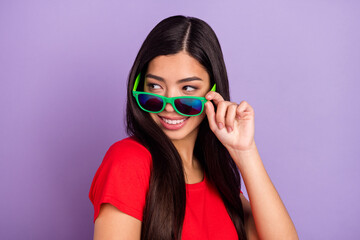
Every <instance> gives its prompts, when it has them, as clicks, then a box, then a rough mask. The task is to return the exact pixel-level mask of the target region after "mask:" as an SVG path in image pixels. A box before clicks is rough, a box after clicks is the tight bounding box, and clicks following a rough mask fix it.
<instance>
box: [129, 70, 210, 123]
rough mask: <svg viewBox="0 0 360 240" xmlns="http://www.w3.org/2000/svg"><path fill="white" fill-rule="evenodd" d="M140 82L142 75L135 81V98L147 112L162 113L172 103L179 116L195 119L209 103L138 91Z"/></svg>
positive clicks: (197, 98) (189, 97) (193, 98)
mask: <svg viewBox="0 0 360 240" xmlns="http://www.w3.org/2000/svg"><path fill="white" fill-rule="evenodd" d="M139 82H140V74H139V75H138V76H137V77H136V80H135V84H134V88H133V96H134V97H135V99H136V102H137V103H138V105H139V107H140V108H141V109H142V110H144V111H145V112H150V113H159V112H162V111H163V110H164V108H165V106H166V104H167V103H170V104H171V106H172V107H173V108H174V109H175V111H176V112H177V113H178V114H180V115H183V116H187V117H193V116H197V115H200V114H201V113H202V112H203V110H204V104H205V103H206V102H207V100H206V98H205V97H193V96H181V97H171V98H168V97H164V96H161V95H158V94H154V93H148V92H141V91H136V89H137V87H138V85H139ZM211 91H213V92H214V91H216V84H214V86H213V87H212V88H211Z"/></svg>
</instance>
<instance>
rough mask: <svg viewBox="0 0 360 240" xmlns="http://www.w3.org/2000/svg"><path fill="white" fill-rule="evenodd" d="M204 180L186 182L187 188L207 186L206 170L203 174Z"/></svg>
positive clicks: (194, 188) (193, 188) (195, 188)
mask: <svg viewBox="0 0 360 240" xmlns="http://www.w3.org/2000/svg"><path fill="white" fill-rule="evenodd" d="M203 176H204V177H203V180H202V181H201V182H198V183H192V184H191V183H190V184H189V183H186V184H185V185H186V189H188V190H197V189H202V188H204V187H205V185H206V175H205V172H204V175H203Z"/></svg>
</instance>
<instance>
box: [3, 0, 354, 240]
mask: <svg viewBox="0 0 360 240" xmlns="http://www.w3.org/2000/svg"><path fill="white" fill-rule="evenodd" d="M359 12H360V2H359V1H344V0H328V1H325V0H303V1H285V0H275V1H265V0H258V1H242V0H241V1H205V0H201V1H189V0H187V1H165V0H163V1H115V0H111V1H110V0H109V1H100V0H76V1H74V0H72V1H70V0H63V1H60V0H58V1H45V0H43V1H40V0H33V1H25V0H23V1H16V0H13V1H11V0H8V1H6V0H2V1H1V2H0V136H1V140H0V193H1V198H0V213H1V218H0V239H4V240H5V239H6V240H13V239H38V240H45V239H53V240H57V239H92V235H93V208H92V205H91V202H90V200H89V199H88V192H89V188H90V184H91V181H92V178H93V176H94V174H95V171H96V170H97V168H98V166H99V165H100V163H101V161H102V158H103V156H104V154H105V152H106V151H107V149H108V148H109V147H110V145H111V144H113V143H114V142H116V141H118V140H120V139H122V138H124V137H126V133H125V128H124V116H125V108H124V107H125V94H126V80H127V76H128V73H129V70H130V67H131V65H132V63H133V61H134V59H135V56H136V54H137V51H138V50H139V48H140V46H141V44H142V42H143V41H144V39H145V37H146V35H147V34H148V33H149V31H150V30H151V29H152V28H153V27H154V26H155V25H156V24H157V23H158V22H159V21H160V20H162V19H163V18H166V17H169V16H172V15H177V14H182V15H186V16H195V17H198V18H201V19H203V20H205V21H206V22H208V23H209V24H210V25H211V26H212V28H213V29H214V30H215V32H216V34H217V36H218V38H219V41H220V43H221V46H222V49H223V53H224V58H225V63H226V66H227V70H228V75H229V81H230V86H231V94H232V100H233V101H237V102H240V101H242V100H246V101H248V102H249V104H250V105H251V106H253V108H254V109H255V131H256V133H255V141H256V143H257V146H258V149H259V151H260V155H261V157H262V160H263V162H264V164H265V167H266V169H267V171H268V173H269V175H270V177H271V179H272V181H273V183H274V185H275V187H276V188H277V190H278V192H279V194H280V196H281V198H282V200H283V201H284V203H285V205H286V207H287V209H288V211H289V213H290V215H291V217H292V219H293V221H294V223H295V226H296V228H297V231H298V233H299V236H300V238H301V239H359V237H360V228H359V221H358V217H359V215H360V207H359V203H358V201H359V197H360V188H359V182H360V174H359V172H360V163H359V156H360V150H359V149H360V148H359V142H360V131H359V122H360V111H359V110H360V108H359V103H360V97H359V94H358V92H359V89H360V86H359V85H360V84H359V78H360V67H359V63H360V47H359V46H360V33H359V23H360V15H359Z"/></svg>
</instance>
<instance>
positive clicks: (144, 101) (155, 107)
mask: <svg viewBox="0 0 360 240" xmlns="http://www.w3.org/2000/svg"><path fill="white" fill-rule="evenodd" d="M138 99H139V103H140V105H141V106H142V107H143V108H144V109H146V110H148V111H151V112H158V111H160V110H161V109H162V107H163V105H164V102H163V100H162V99H161V98H159V97H156V96H152V95H148V94H139V95H138Z"/></svg>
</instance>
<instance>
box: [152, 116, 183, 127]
mask: <svg viewBox="0 0 360 240" xmlns="http://www.w3.org/2000/svg"><path fill="white" fill-rule="evenodd" d="M159 117H160V116H159ZM160 118H161V119H162V120H163V121H164V122H166V123H167V124H171V125H176V124H180V123H182V122H184V121H185V120H186V119H188V118H189V117H187V118H183V119H179V120H171V119H168V118H164V117H160Z"/></svg>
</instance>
